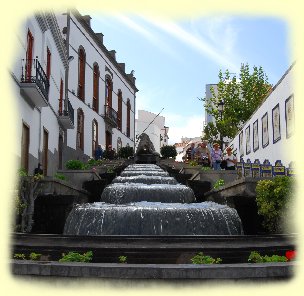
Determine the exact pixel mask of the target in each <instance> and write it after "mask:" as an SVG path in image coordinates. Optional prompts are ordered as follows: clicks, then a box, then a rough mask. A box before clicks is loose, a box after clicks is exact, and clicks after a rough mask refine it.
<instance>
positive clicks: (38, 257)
mask: <svg viewBox="0 0 304 296" xmlns="http://www.w3.org/2000/svg"><path fill="white" fill-rule="evenodd" d="M29 257H30V260H40V258H41V254H38V253H34V252H32V253H31V254H30V256H29Z"/></svg>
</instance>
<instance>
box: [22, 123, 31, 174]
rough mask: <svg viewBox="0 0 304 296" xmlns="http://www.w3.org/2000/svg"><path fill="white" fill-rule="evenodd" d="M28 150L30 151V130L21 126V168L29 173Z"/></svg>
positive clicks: (24, 125)
mask: <svg viewBox="0 0 304 296" xmlns="http://www.w3.org/2000/svg"><path fill="white" fill-rule="evenodd" d="M29 149H30V128H29V127H28V126H27V125H26V124H23V125H22V138H21V168H22V169H24V170H25V171H26V172H27V173H29V171H28V169H29Z"/></svg>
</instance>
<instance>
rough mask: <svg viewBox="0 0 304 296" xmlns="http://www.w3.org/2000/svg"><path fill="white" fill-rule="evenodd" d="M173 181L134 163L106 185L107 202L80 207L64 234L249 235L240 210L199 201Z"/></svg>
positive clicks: (154, 168)
mask: <svg viewBox="0 0 304 296" xmlns="http://www.w3.org/2000/svg"><path fill="white" fill-rule="evenodd" d="M130 172H131V174H130ZM172 179H173V180H175V179H174V178H172ZM172 179H171V177H169V176H168V173H167V172H165V171H163V170H162V169H161V168H160V167H158V166H157V165H151V164H135V165H130V166H128V167H127V168H126V169H125V170H124V171H123V172H122V173H121V176H120V177H117V178H116V179H114V181H113V183H112V184H110V185H108V186H107V187H106V188H105V189H104V191H103V193H102V196H101V202H97V203H92V204H81V205H76V206H74V208H73V209H72V211H71V212H70V214H69V216H68V218H67V220H66V224H65V228H64V234H69V235H239V234H243V230H242V224H241V220H240V218H239V216H238V214H237V212H236V210H235V209H232V208H230V207H228V206H225V205H219V204H216V203H214V202H203V203H195V196H194V194H193V191H192V189H191V188H189V187H187V186H185V185H182V184H176V183H177V182H176V180H175V182H174V181H173V180H172ZM162 182H164V183H162ZM171 182H172V183H171Z"/></svg>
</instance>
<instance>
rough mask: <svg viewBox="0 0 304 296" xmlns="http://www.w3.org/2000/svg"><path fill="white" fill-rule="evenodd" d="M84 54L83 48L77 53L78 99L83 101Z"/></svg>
mask: <svg viewBox="0 0 304 296" xmlns="http://www.w3.org/2000/svg"><path fill="white" fill-rule="evenodd" d="M85 63H86V60H85V52H84V49H83V48H79V51H78V98H79V99H80V100H82V101H84V88H85Z"/></svg>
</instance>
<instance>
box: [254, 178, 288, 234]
mask: <svg viewBox="0 0 304 296" xmlns="http://www.w3.org/2000/svg"><path fill="white" fill-rule="evenodd" d="M293 186H294V180H293V179H292V178H290V177H287V176H276V177H274V178H273V179H271V180H260V181H258V183H257V186H256V193H257V197H256V201H257V206H258V213H259V214H260V215H263V216H264V226H265V228H266V229H268V230H269V231H271V232H280V231H282V230H283V227H284V225H282V223H281V222H282V217H285V216H286V214H287V213H288V211H289V207H290V199H291V195H292V193H293Z"/></svg>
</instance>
